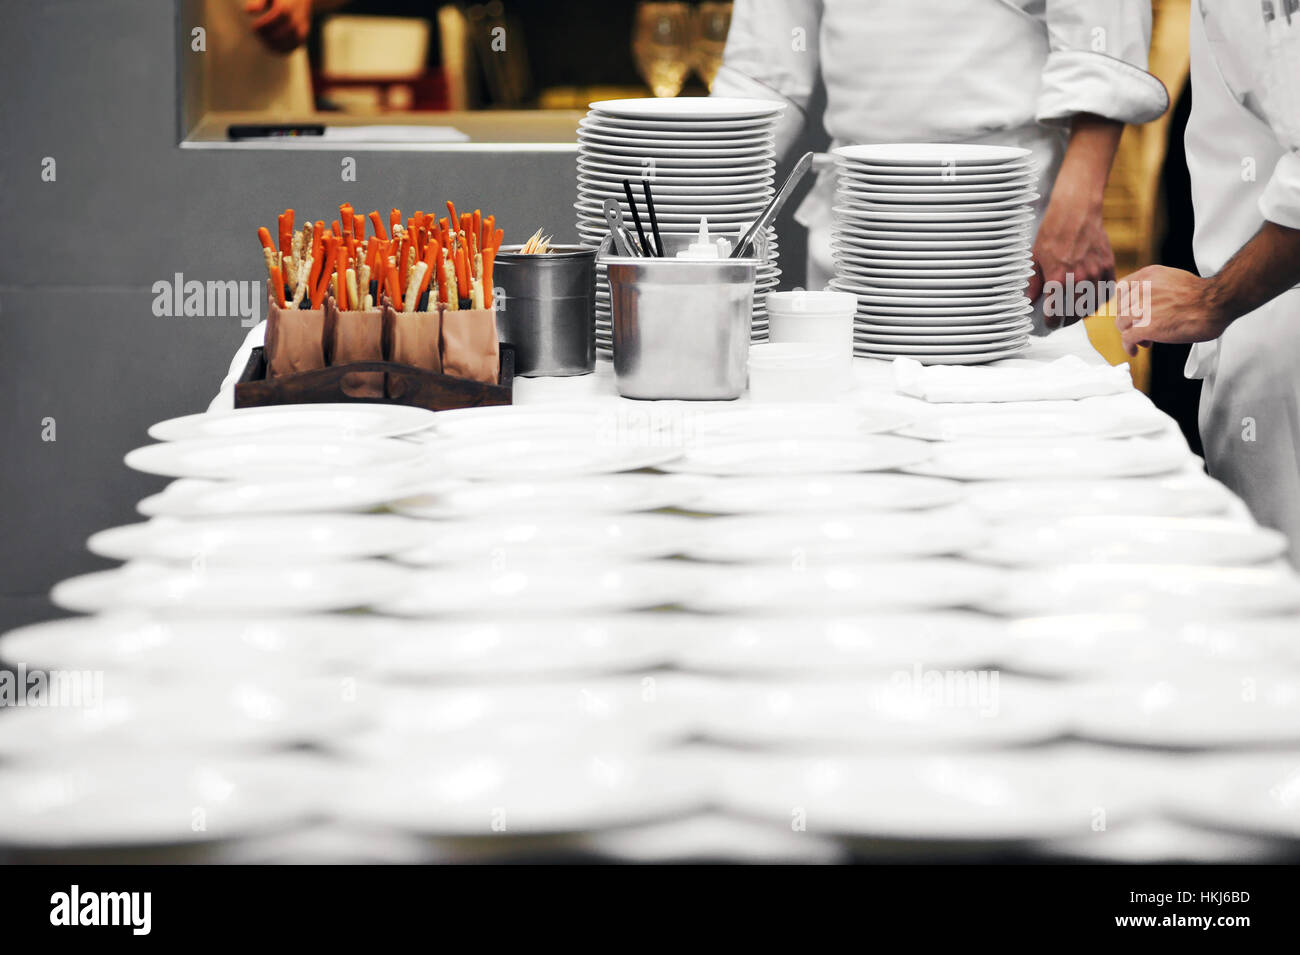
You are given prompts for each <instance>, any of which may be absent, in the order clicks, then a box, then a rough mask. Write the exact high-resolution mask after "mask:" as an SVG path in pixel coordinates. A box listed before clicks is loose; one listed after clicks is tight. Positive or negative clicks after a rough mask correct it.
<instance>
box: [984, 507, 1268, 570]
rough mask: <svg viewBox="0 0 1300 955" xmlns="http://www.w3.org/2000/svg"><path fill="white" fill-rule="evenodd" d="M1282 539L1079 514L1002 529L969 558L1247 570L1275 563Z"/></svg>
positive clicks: (1174, 521)
mask: <svg viewBox="0 0 1300 955" xmlns="http://www.w3.org/2000/svg"><path fill="white" fill-rule="evenodd" d="M1286 550H1287V539H1286V536H1285V535H1284V534H1280V533H1278V532H1277V531H1275V530H1271V529H1269V528H1265V527H1256V526H1252V525H1250V524H1247V523H1245V522H1242V521H1233V520H1226V519H1223V518H1214V517H1149V516H1144V515H1124V516H1120V517H1109V516H1103V515H1080V516H1074V517H1062V518H1059V519H1056V520H1051V521H1049V522H1047V523H1043V522H1042V521H1041V520H1032V521H1031V520H1026V521H1021V522H1009V523H1006V524H1002V525H1001V526H1000V527H999V528H998V529H997V531H995V532H994V533H993V535H992V536H991V537H990V538H989V539H988V540H987V541H986V542H985V543H984V544H983V545H981V546H977V547H976V548H975V549H973V550H972V551H971V552H970V554H969V556H970V557H972V558H974V559H975V560H982V561H986V562H988V563H994V564H1003V565H1007V566H1015V567H1034V566H1039V565H1044V564H1069V563H1075V564H1085V563H1121V564H1144V563H1154V564H1205V565H1216V564H1217V565H1245V564H1261V563H1264V562H1266V561H1271V560H1276V559H1277V558H1279V557H1281V556H1283V555H1284V554H1285V553H1286Z"/></svg>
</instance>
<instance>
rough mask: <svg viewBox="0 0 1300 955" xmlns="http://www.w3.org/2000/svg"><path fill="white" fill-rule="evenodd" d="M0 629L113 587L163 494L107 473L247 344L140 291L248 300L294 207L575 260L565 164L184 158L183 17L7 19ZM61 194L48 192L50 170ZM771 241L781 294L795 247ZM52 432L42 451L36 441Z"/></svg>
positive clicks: (0, 265)
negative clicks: (93, 539) (260, 240)
mask: <svg viewBox="0 0 1300 955" xmlns="http://www.w3.org/2000/svg"><path fill="white" fill-rule="evenodd" d="M0 3H2V5H3V8H4V29H3V31H0V77H2V80H0V88H2V89H3V90H4V93H3V101H2V102H0V130H3V131H4V135H3V136H2V137H0V223H4V227H3V228H4V232H5V233H6V239H5V241H4V242H3V245H2V246H0V248H3V252H2V253H0V334H2V335H3V338H2V340H0V370H2V371H3V376H4V377H3V381H4V389H5V397H4V399H3V402H4V404H3V408H4V412H3V415H2V416H0V421H2V424H0V429H2V430H0V440H3V445H0V455H3V458H2V460H0V629H5V628H7V627H8V626H12V625H15V624H18V623H21V622H25V621H29V620H34V619H39V618H42V617H47V616H52V615H54V614H55V613H56V611H54V610H53V608H52V607H51V606H50V605H49V604H48V601H47V600H46V598H45V594H46V593H47V592H48V590H49V588H50V586H51V585H53V584H54V583H55V582H57V581H58V580H60V579H63V578H65V577H68V576H71V575H73V574H76V573H81V572H85V571H88V570H92V569H97V568H100V567H104V566H109V562H107V561H101V560H98V559H96V558H93V557H92V556H91V555H90V554H88V553H87V552H86V550H85V546H84V544H85V539H86V537H87V536H88V535H89V534H91V533H93V532H94V531H95V530H98V529H102V528H104V527H109V526H112V525H116V524H121V523H126V522H129V521H131V520H134V519H136V516H135V511H134V505H135V502H136V501H137V500H139V499H140V498H141V497H143V496H144V495H146V494H149V493H152V492H154V491H156V490H158V489H160V488H161V487H162V486H163V485H164V484H165V483H166V482H165V481H163V480H162V479H157V478H151V477H148V476H146V475H141V474H136V473H134V472H131V471H129V470H127V469H126V468H125V467H124V466H123V465H122V463H121V461H122V455H123V454H125V453H126V452H127V451H129V450H130V449H131V448H133V447H137V446H138V445H141V444H144V443H146V442H147V441H148V438H147V436H146V434H145V429H146V428H147V427H148V426H149V425H150V424H152V423H153V422H155V421H158V420H161V419H164V418H168V417H171V416H174V415H179V414H186V413H190V412H194V411H198V410H202V408H203V407H204V406H205V405H206V403H207V401H208V400H209V398H210V397H211V395H212V394H213V392H214V391H215V389H216V386H217V384H218V383H219V382H220V379H221V377H222V375H223V374H224V372H225V369H226V366H227V365H228V363H229V360H230V357H231V355H232V353H233V352H234V350H235V348H236V347H237V345H238V344H239V342H240V340H241V339H242V337H243V335H244V333H245V332H244V329H242V328H241V327H240V326H239V320H238V319H237V318H205V319H196V318H188V319H187V318H156V317H154V315H153V314H152V310H151V303H152V301H153V293H152V292H151V290H150V287H151V286H152V284H153V283H154V282H155V281H158V280H159V279H170V278H171V277H172V275H173V274H174V273H176V272H182V273H184V274H185V276H186V278H187V279H188V278H196V279H200V280H207V279H223V280H224V279H257V278H259V276H260V261H261V260H260V256H259V254H258V248H257V245H256V238H255V233H256V229H257V227H258V226H259V225H268V226H271V227H274V221H275V214H276V213H277V212H278V211H280V210H281V209H283V208H284V207H285V206H292V207H293V208H295V209H298V210H301V211H302V213H304V214H306V213H308V212H309V211H310V214H311V215H312V216H313V218H326V219H328V218H329V215H328V214H327V213H328V211H329V210H332V209H335V208H337V206H338V204H339V203H340V202H343V201H348V202H351V203H352V204H353V205H354V206H356V207H357V208H359V209H371V208H376V207H378V208H383V209H386V208H389V207H390V206H392V205H397V206H400V207H402V208H404V209H415V208H425V209H430V208H433V207H434V206H435V205H436V204H437V203H438V202H440V201H441V200H442V199H443V198H452V199H454V200H456V201H457V202H458V203H460V204H463V205H472V206H480V205H481V206H483V207H484V208H491V209H492V210H493V211H494V212H495V213H496V214H497V217H498V220H499V221H501V222H502V223H504V224H507V225H510V224H513V225H514V227H515V231H517V232H525V231H527V232H531V231H532V229H533V228H535V227H536V226H538V225H543V224H545V225H547V227H548V228H555V229H557V230H559V235H560V237H561V238H562V239H572V238H573V237H574V236H573V232H572V230H573V225H572V223H573V210H572V203H573V201H574V198H575V184H574V176H573V167H572V157H571V156H570V155H566V154H563V153H530V154H520V153H509V152H501V153H491V152H488V153H475V154H469V153H459V154H457V153H411V152H404V153H386V152H357V153H355V154H354V155H355V156H356V159H357V162H358V181H357V182H355V183H343V182H341V181H340V175H339V168H340V166H339V157H340V156H341V155H343V154H345V153H344V151H340V152H339V153H332V152H313V151H292V152H289V151H279V150H263V151H201V150H182V149H180V148H179V147H178V145H177V142H178V138H179V132H178V118H177V117H178V91H177V85H178V84H177V81H176V77H177V74H178V66H179V65H180V61H179V60H178V57H180V56H187V55H193V54H190V53H189V52H188V49H187V48H183V47H181V46H180V45H179V44H178V41H177V37H178V31H177V23H176V7H175V5H174V4H173V3H171V2H169V0H40V2H27V0H21V2H20V0H0ZM47 156H48V157H53V158H54V159H55V161H56V163H57V167H56V168H57V179H56V181H54V182H42V180H41V163H42V160H43V158H44V157H47ZM783 221H784V225H783V226H782V227H781V235H782V255H783V260H784V261H783V265H784V266H785V268H786V277H785V281H784V282H783V284H785V285H790V284H797V283H798V282H799V281H801V277H802V260H803V242H802V235H800V234H798V231H797V230H795V229H792V228H791V224H790V213H789V212H788V211H787V213H786V215H785V216H784V217H783ZM46 418H53V419H54V421H55V429H56V430H55V434H56V440H55V441H53V442H47V441H43V440H42V422H43V420H44V419H46Z"/></svg>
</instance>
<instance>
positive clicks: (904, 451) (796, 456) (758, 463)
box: [662, 435, 930, 476]
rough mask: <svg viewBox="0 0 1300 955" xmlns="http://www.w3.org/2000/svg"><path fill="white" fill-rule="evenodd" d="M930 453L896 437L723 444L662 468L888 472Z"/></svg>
mask: <svg viewBox="0 0 1300 955" xmlns="http://www.w3.org/2000/svg"><path fill="white" fill-rule="evenodd" d="M929 451H930V449H929V446H928V445H927V444H925V443H924V442H921V441H913V440H911V439H908V438H896V437H894V436H892V435H863V436H862V437H858V438H852V439H847V438H779V439H776V440H771V439H768V440H763V441H725V442H719V443H717V444H709V445H705V446H700V447H694V448H691V449H690V450H689V451H688V453H687V454H686V456H685V457H683V458H680V459H679V460H675V461H672V462H670V463H665V464H663V465H662V470H665V471H674V472H679V473H683V474H716V475H723V476H726V475H733V474H734V475H776V474H832V473H840V472H850V471H889V470H893V469H894V468H899V467H904V466H906V465H911V464H916V463H918V462H920V461H923V460H925V458H926V457H927V456H928V455H929Z"/></svg>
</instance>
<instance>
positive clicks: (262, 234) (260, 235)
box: [257, 226, 275, 252]
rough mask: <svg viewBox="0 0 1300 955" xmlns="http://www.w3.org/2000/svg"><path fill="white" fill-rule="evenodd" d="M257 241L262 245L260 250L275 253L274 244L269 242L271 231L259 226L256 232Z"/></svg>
mask: <svg viewBox="0 0 1300 955" xmlns="http://www.w3.org/2000/svg"><path fill="white" fill-rule="evenodd" d="M257 239H258V241H259V242H261V243H262V248H264V249H270V250H271V251H272V252H274V251H275V244H274V243H273V242H272V241H271V230H270V229H268V228H267V227H266V226H260V227H259V228H258V230H257Z"/></svg>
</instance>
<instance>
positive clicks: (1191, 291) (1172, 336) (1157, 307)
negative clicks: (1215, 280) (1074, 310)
mask: <svg viewBox="0 0 1300 955" xmlns="http://www.w3.org/2000/svg"><path fill="white" fill-rule="evenodd" d="M1115 299H1116V302H1115V327H1116V328H1118V329H1119V331H1120V337H1121V338H1122V339H1123V340H1124V351H1126V352H1128V354H1129V355H1136V354H1137V353H1138V348H1139V346H1145V345H1150V344H1151V343H1152V342H1208V341H1211V340H1213V339H1215V338H1218V337H1219V336H1220V335H1222V334H1223V330H1224V329H1225V328H1227V327H1228V323H1229V318H1228V317H1227V314H1226V312H1225V311H1224V309H1223V308H1222V307H1220V306H1219V304H1218V303H1217V302H1216V296H1215V294H1214V287H1213V284H1212V283H1211V282H1210V280H1208V279H1203V278H1200V277H1199V276H1196V275H1193V274H1192V273H1191V272H1184V271H1182V270H1181V269H1171V268H1168V267H1167V266H1164V265H1148V266H1147V267H1146V268H1144V269H1139V270H1138V271H1137V272H1134V273H1133V274H1132V275H1130V276H1129V277H1128V278H1126V279H1124V281H1122V282H1120V283H1119V285H1118V286H1117V289H1116V295H1115Z"/></svg>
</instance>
